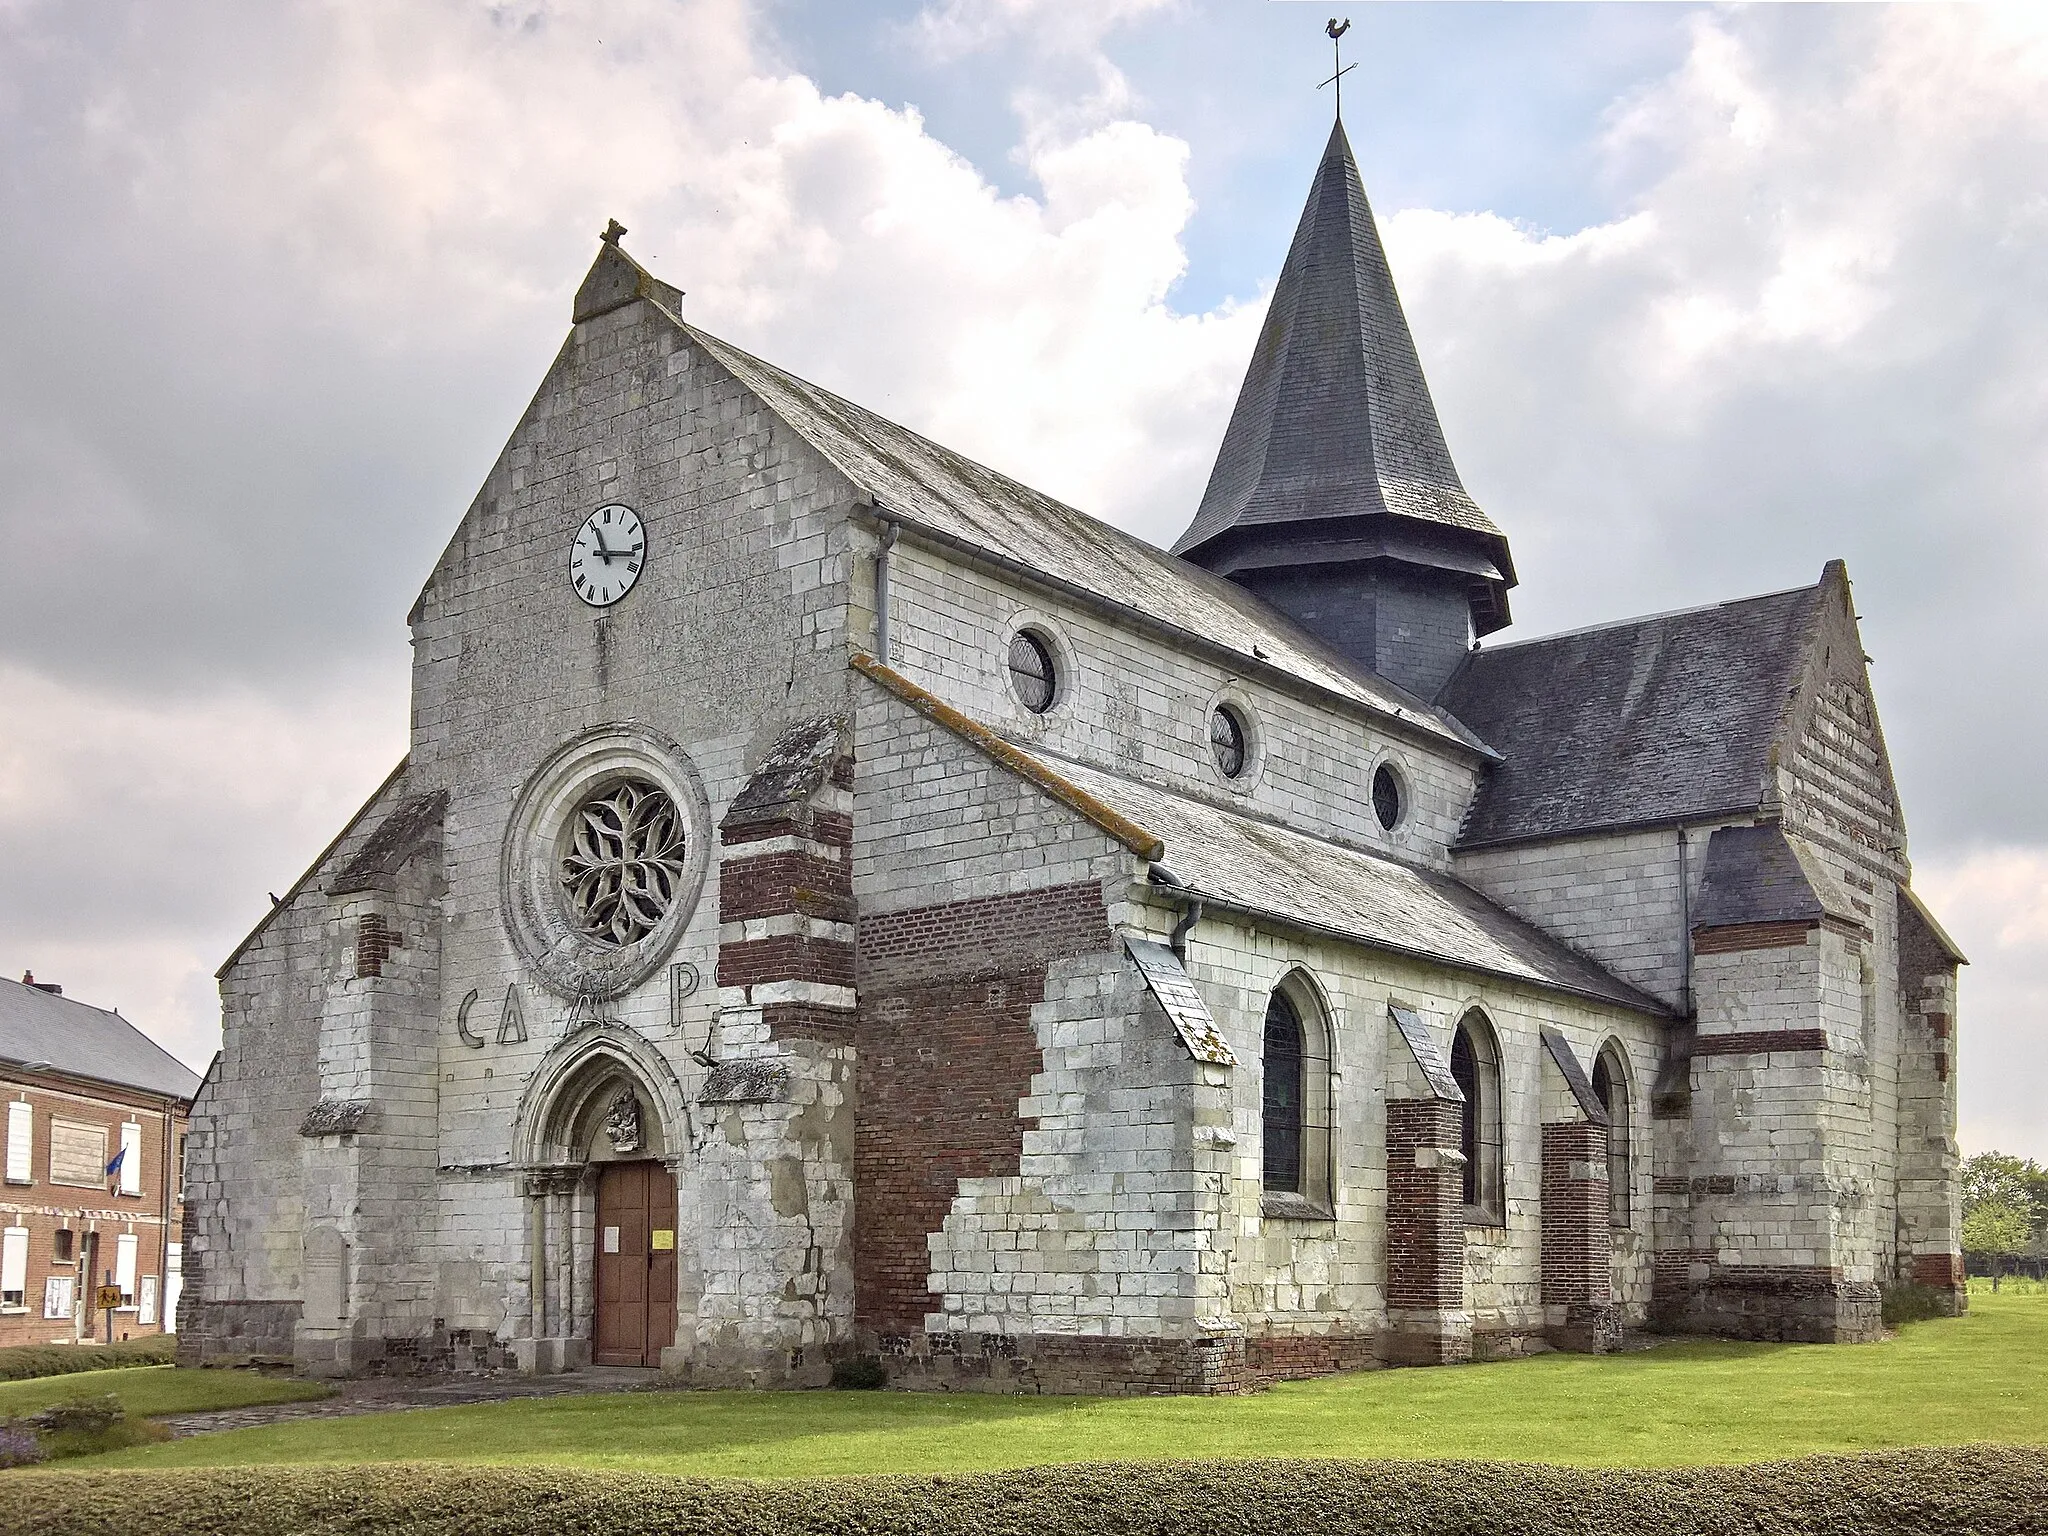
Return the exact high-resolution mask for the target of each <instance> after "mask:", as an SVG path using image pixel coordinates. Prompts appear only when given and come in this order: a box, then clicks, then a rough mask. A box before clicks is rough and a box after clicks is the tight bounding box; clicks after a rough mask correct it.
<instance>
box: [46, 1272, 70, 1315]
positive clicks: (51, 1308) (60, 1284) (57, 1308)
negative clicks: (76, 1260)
mask: <svg viewBox="0 0 2048 1536" xmlns="http://www.w3.org/2000/svg"><path fill="white" fill-rule="evenodd" d="M77 1285H78V1281H77V1279H76V1278H75V1277H74V1276H71V1275H52V1276H50V1278H49V1279H47V1280H45V1281H44V1282H43V1321H44V1322H47V1323H53V1322H59V1321H62V1322H69V1321H70V1320H71V1298H72V1297H73V1296H75V1295H76V1294H77V1289H76V1287H77Z"/></svg>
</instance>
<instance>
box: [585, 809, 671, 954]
mask: <svg viewBox="0 0 2048 1536" xmlns="http://www.w3.org/2000/svg"><path fill="white" fill-rule="evenodd" d="M683 843H684V833H683V818H682V815H681V813H680V812H678V811H677V809H676V806H675V802H674V801H673V800H671V799H669V797H668V795H667V794H666V793H665V792H664V791H662V790H660V789H658V788H656V787H655V786H654V785H652V784H649V783H648V782H647V781H646V780H644V779H626V780H623V781H614V782H613V783H611V784H608V785H606V786H605V788H603V789H602V790H599V791H598V792H597V793H596V794H594V795H592V796H591V797H590V798H589V799H587V800H585V801H584V802H583V803H582V804H581V805H579V806H578V807H576V811H575V814H574V815H573V816H571V817H570V819H569V851H568V852H567V854H565V855H564V856H563V859H562V890H563V892H564V893H565V894H566V895H567V897H568V901H569V914H570V917H571V919H572V920H573V921H574V922H575V924H576V926H577V928H579V929H580V930H581V931H582V932H583V933H584V934H586V935H588V936H589V937H590V938H593V939H595V940H597V942H598V943H600V944H606V945H610V946H613V947H615V948H623V947H624V946H626V945H628V944H633V943H637V942H638V941H639V940H641V939H644V938H646V937H647V935H648V934H650V933H652V932H653V931H654V930H655V929H656V928H657V927H659V926H660V925H661V920H662V919H663V918H664V917H666V916H667V915H668V910H669V908H670V907H671V906H673V905H674V904H675V900H676V894H677V892H678V891H680V890H681V889H682V888H683V885H684V876H685V873H686V869H685V863H684V855H683Z"/></svg>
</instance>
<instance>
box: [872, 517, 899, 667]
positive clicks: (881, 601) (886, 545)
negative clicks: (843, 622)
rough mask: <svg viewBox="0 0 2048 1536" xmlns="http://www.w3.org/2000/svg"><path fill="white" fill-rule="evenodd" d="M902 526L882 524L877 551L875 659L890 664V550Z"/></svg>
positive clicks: (894, 545) (883, 663) (894, 544)
mask: <svg viewBox="0 0 2048 1536" xmlns="http://www.w3.org/2000/svg"><path fill="white" fill-rule="evenodd" d="M902 531H903V530H902V526H901V525H900V524H897V523H884V524H882V545H881V548H880V549H878V550H876V552H875V660H877V661H879V662H880V663H881V664H882V665H883V666H885V667H886V666H890V665H892V663H891V662H890V660H889V551H890V550H892V549H894V548H895V547H896V535H897V534H899V533H901V532H902Z"/></svg>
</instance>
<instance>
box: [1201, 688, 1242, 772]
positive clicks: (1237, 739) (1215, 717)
mask: <svg viewBox="0 0 2048 1536" xmlns="http://www.w3.org/2000/svg"><path fill="white" fill-rule="evenodd" d="M1244 738H1245V729H1244V716H1243V715H1240V714H1239V713H1238V712H1237V711H1236V710H1234V709H1232V708H1231V707H1230V706H1229V705H1228V704H1219V705H1217V706H1216V708H1215V709H1214V710H1212V711H1210V714H1209V751H1210V754H1211V755H1212V756H1214V757H1215V759H1216V770H1217V772H1219V773H1221V774H1222V775H1223V777H1225V778H1226V779H1234V778H1236V777H1237V776H1238V775H1239V774H1241V773H1243V772H1244V761H1245V751H1244Z"/></svg>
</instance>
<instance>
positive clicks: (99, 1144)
mask: <svg viewBox="0 0 2048 1536" xmlns="http://www.w3.org/2000/svg"><path fill="white" fill-rule="evenodd" d="M50 1182H51V1183H52V1184H69V1185H71V1186H72V1187H73V1188H76V1189H105V1188H106V1187H107V1128H106V1127H105V1126H104V1125H83V1124H81V1123H79V1122H77V1121H75V1120H52V1121H51V1122H50Z"/></svg>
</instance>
